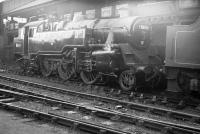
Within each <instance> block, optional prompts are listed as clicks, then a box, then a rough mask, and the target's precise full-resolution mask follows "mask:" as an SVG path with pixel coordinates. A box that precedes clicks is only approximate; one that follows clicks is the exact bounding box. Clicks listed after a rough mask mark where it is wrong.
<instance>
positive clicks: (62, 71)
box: [58, 61, 75, 80]
mask: <svg viewBox="0 0 200 134" xmlns="http://www.w3.org/2000/svg"><path fill="white" fill-rule="evenodd" d="M58 74H59V76H60V78H61V79H63V80H69V79H70V78H71V77H72V76H73V75H74V74H75V69H74V65H73V63H72V62H71V61H62V62H61V63H60V65H59V66H58Z"/></svg>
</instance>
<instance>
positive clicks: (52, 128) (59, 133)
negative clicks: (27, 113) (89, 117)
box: [0, 110, 89, 134]
mask: <svg viewBox="0 0 200 134" xmlns="http://www.w3.org/2000/svg"><path fill="white" fill-rule="evenodd" d="M72 133H73V134H89V133H86V132H82V131H78V130H76V131H72V130H70V129H69V128H67V127H62V126H58V125H53V124H48V123H45V122H41V121H37V120H34V119H31V118H24V117H22V116H20V115H18V114H14V113H10V112H8V111H4V110H0V134H72Z"/></svg>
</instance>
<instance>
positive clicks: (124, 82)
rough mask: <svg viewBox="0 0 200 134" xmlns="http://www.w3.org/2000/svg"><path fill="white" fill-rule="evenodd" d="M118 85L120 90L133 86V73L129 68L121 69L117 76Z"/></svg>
mask: <svg viewBox="0 0 200 134" xmlns="http://www.w3.org/2000/svg"><path fill="white" fill-rule="evenodd" d="M119 85H120V87H121V88H122V90H125V91H128V90H131V89H132V88H133V87H134V86H135V73H134V71H131V70H126V71H123V72H122V73H121V74H120V76H119Z"/></svg>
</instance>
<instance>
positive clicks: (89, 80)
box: [80, 71, 99, 84]
mask: <svg viewBox="0 0 200 134" xmlns="http://www.w3.org/2000/svg"><path fill="white" fill-rule="evenodd" d="M80 76H81V79H82V80H83V82H84V83H85V84H94V83H95V82H96V81H97V79H98V76H99V75H98V73H97V72H96V71H91V72H88V71H81V73H80Z"/></svg>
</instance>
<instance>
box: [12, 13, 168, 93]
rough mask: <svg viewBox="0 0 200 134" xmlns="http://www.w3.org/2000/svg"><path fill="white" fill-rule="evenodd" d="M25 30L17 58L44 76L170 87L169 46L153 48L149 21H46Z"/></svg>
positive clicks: (128, 86)
mask: <svg viewBox="0 0 200 134" xmlns="http://www.w3.org/2000/svg"><path fill="white" fill-rule="evenodd" d="M21 31H22V32H24V34H21V35H22V37H21V39H15V44H16V55H18V56H20V55H21V56H22V57H21V58H20V59H19V60H18V61H19V62H20V63H21V64H22V66H23V67H24V68H26V67H27V66H28V69H26V70H29V69H30V68H37V69H36V70H40V71H41V72H42V74H43V75H44V76H49V75H51V74H52V73H53V72H58V74H59V76H60V78H62V79H63V80H68V79H70V78H72V77H78V76H80V77H81V79H82V80H83V82H84V83H86V84H93V83H95V82H96V81H97V80H100V79H101V80H102V79H104V78H107V77H114V78H115V79H116V80H118V82H119V85H120V86H121V88H122V89H123V90H130V89H132V88H139V87H141V86H144V85H145V86H148V87H151V88H156V87H157V86H159V85H166V84H163V83H162V82H161V81H162V80H163V78H164V75H163V73H162V72H161V71H160V70H161V68H162V65H163V63H164V61H163V59H164V57H163V53H160V51H158V48H161V49H164V47H165V46H162V45H161V46H156V45H154V44H151V37H150V35H151V34H150V33H151V27H150V25H149V24H148V21H146V20H145V19H144V18H141V17H125V18H113V19H93V20H87V19H84V18H83V17H80V18H78V19H74V20H73V21H72V22H64V21H60V22H56V21H53V22H50V21H48V20H42V21H35V22H29V23H27V24H26V25H25V26H24V27H23V28H22V30H21ZM161 52H163V51H161ZM160 83H162V84H160ZM163 88H164V87H163Z"/></svg>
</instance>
